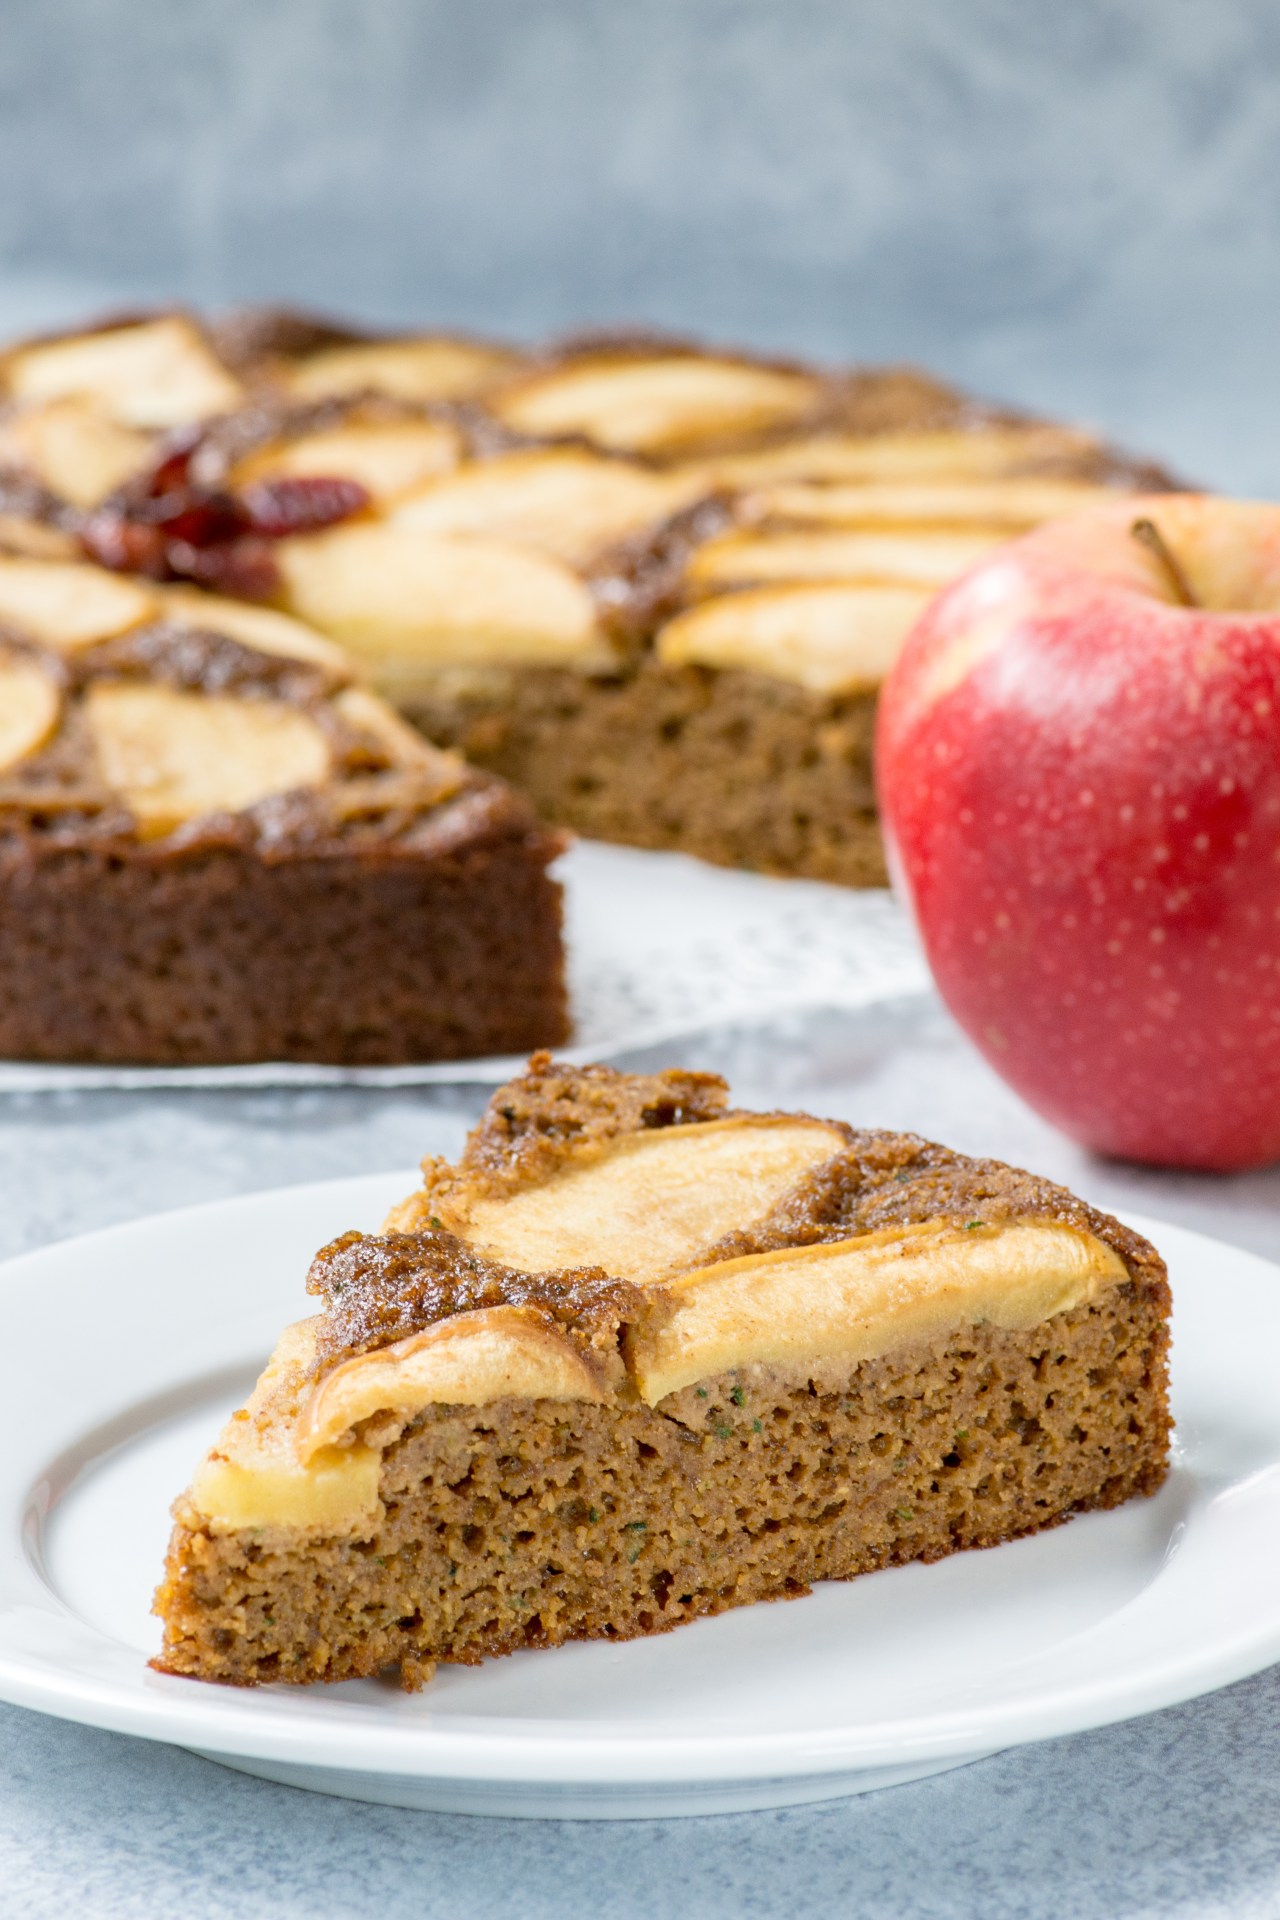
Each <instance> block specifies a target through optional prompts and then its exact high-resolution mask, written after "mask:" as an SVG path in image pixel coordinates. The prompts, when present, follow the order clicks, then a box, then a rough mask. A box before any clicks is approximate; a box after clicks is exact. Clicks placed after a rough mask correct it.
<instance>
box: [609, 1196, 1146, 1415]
mask: <svg viewBox="0 0 1280 1920" xmlns="http://www.w3.org/2000/svg"><path fill="white" fill-rule="evenodd" d="M1128 1277H1129V1275H1128V1270H1127V1268H1126V1267H1125V1265H1124V1262H1123V1261H1122V1260H1121V1258H1120V1256H1119V1254H1117V1253H1116V1252H1115V1251H1114V1250H1113V1249H1112V1248H1111V1247H1109V1246H1106V1245H1105V1244H1104V1242H1102V1241H1101V1240H1098V1239H1096V1238H1095V1237H1094V1235H1092V1234H1089V1233H1082V1232H1080V1231H1079V1230H1078V1229H1076V1228H1074V1227H1067V1226H1061V1225H1059V1224H1058V1223H1056V1222H1053V1221H1041V1220H1015V1221H1011V1222H1009V1223H1008V1224H1007V1225H1001V1226H992V1227H987V1228H982V1229H980V1230H973V1229H972V1228H967V1227H964V1226H952V1225H946V1224H943V1223H942V1222H930V1223H927V1224H925V1225H923V1226H916V1227H899V1228H891V1229H889V1230H887V1231H882V1232H878V1233H868V1234H861V1235H859V1236H858V1237H857V1238H855V1239H851V1240H842V1241H836V1242H834V1243H828V1244H826V1245H819V1246H807V1247H784V1248H781V1249H779V1250H778V1251H777V1252H775V1253H761V1254H753V1255H749V1256H748V1257H747V1258H746V1259H742V1260H727V1261H724V1262H722V1263H721V1264H719V1265H717V1266H709V1267H703V1268H702V1269H701V1270H700V1271H698V1272H694V1273H686V1274H683V1275H682V1276H680V1277H679V1278H677V1279H675V1280H673V1281H671V1282H669V1283H668V1284H667V1285H666V1286H665V1287H664V1288H663V1294H664V1297H665V1299H666V1300H667V1301H668V1302H671V1303H674V1305H675V1313H674V1314H673V1315H671V1316H670V1317H668V1318H665V1319H663V1318H661V1317H659V1316H656V1315H655V1317H654V1321H653V1322H652V1323H651V1324H650V1326H648V1327H645V1328H641V1329H640V1330H639V1331H638V1332H637V1333H636V1334H635V1335H633V1338H632V1347H631V1361H632V1365H633V1366H634V1368H635V1372H636V1376H637V1380H638V1384H639V1387H640V1392H641V1395H642V1396H643V1398H644V1399H645V1400H646V1401H647V1402H648V1404H649V1405H650V1406H656V1405H657V1403H658V1402H659V1401H660V1400H663V1399H665V1398H666V1396H667V1395H668V1394H670V1393H675V1392H678V1391H679V1389H680V1388H681V1387H687V1386H691V1385H692V1384H693V1382H694V1381H696V1380H705V1379H708V1378H711V1377H714V1376H715V1375H716V1374H721V1373H725V1372H727V1371H728V1370H729V1369H730V1368H733V1367H744V1366H760V1365H764V1366H778V1367H783V1368H788V1367H793V1368H799V1369H801V1370H802V1371H803V1372H804V1373H805V1374H806V1376H808V1375H809V1374H811V1373H813V1372H814V1371H817V1372H818V1373H819V1375H820V1374H821V1372H822V1371H823V1367H822V1363H823V1362H824V1361H825V1362H828V1363H837V1364H838V1365H839V1366H840V1368H841V1369H847V1368H848V1367H850V1366H852V1365H858V1364H859V1363H860V1362H862V1361H866V1360H874V1359H878V1358H879V1357H880V1356H881V1355H882V1354H886V1353H892V1352H895V1351H897V1350H900V1349H902V1348H904V1347H908V1346H911V1345H914V1344H915V1343H917V1342H920V1341H927V1340H936V1339H937V1338H939V1336H945V1335H946V1334H947V1333H949V1332H953V1331H959V1330H960V1329H962V1328H965V1327H971V1326H974V1325H977V1324H978V1323H979V1322H982V1321H986V1322H988V1323H989V1324H990V1325H992V1326H995V1327H1002V1328H1007V1329H1010V1330H1017V1329H1022V1328H1027V1327H1037V1326H1039V1325H1041V1323H1042V1322H1043V1321H1045V1320H1049V1319H1052V1318H1053V1316H1054V1315H1055V1314H1059V1313H1067V1312H1070V1311H1071V1310H1072V1309H1073V1308H1075V1307H1080V1306H1084V1305H1086V1304H1087V1303H1089V1302H1091V1301H1092V1300H1094V1299H1096V1298H1097V1297H1098V1296H1099V1295H1100V1294H1102V1293H1104V1292H1106V1291H1108V1290H1109V1289H1110V1288H1112V1287H1114V1286H1117V1285H1120V1284H1122V1283H1123V1282H1124V1281H1126V1280H1127V1279H1128Z"/></svg>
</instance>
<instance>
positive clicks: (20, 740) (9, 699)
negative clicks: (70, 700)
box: [0, 653, 62, 773]
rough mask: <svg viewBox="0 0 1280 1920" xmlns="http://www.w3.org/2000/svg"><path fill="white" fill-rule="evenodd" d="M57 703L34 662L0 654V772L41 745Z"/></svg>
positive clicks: (53, 689) (53, 724)
mask: <svg viewBox="0 0 1280 1920" xmlns="http://www.w3.org/2000/svg"><path fill="white" fill-rule="evenodd" d="M61 704H62V703H61V701H60V699H59V697H58V689H57V688H56V687H55V686H54V684H53V681H52V680H51V679H50V678H49V675H48V674H47V673H45V672H44V671H43V670H42V669H41V668H40V667H38V666H37V665H36V664H35V662H34V661H32V660H23V659H22V658H21V657H20V656H19V655H17V654H13V653H0V773H7V772H8V770H9V768H10V767H15V766H17V764H18V762H19V761H20V760H25V759H26V758H27V757H28V755H29V754H33V753H35V752H36V750H37V749H38V748H40V747H42V746H43V745H44V744H45V741H46V740H48V739H49V737H50V735H51V734H52V733H53V730H54V728H55V727H56V726H57V724H58V714H59V712H60V710H61Z"/></svg>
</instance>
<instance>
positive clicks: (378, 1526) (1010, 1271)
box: [155, 1055, 1169, 1687]
mask: <svg viewBox="0 0 1280 1920" xmlns="http://www.w3.org/2000/svg"><path fill="white" fill-rule="evenodd" d="M726 1096H727V1089H726V1087H725V1085H724V1083H723V1081H721V1080H719V1079H717V1078H715V1077H713V1076H710V1075H704V1074H693V1073H683V1072H676V1071H672V1072H666V1073H660V1074H655V1075H652V1076H630V1075H624V1074H620V1073H616V1072H614V1071H612V1070H611V1069H609V1068H607V1067H587V1068H584V1069H581V1070H575V1069H569V1068H560V1067H557V1066H556V1065H555V1064H554V1063H553V1062H552V1061H551V1060H550V1058H549V1057H548V1056H546V1055H538V1056H536V1057H535V1058H534V1059H533V1060H532V1061H531V1063H530V1067H529V1071H528V1074H527V1075H526V1076H525V1077H524V1078H522V1079H519V1080H516V1081H514V1082H513V1083H512V1084H511V1085H510V1086H507V1087H504V1088H502V1089H501V1090H500V1091H499V1092H498V1093H497V1094H495V1096H494V1098H493V1101H492V1103H491V1105H490V1107H489V1109H488V1111H487V1113H486V1114H485V1116H484V1118H483V1119H482V1121H481V1122H480V1125H479V1126H478V1127H477V1128H476V1130H475V1131H474V1132H473V1133H472V1135H471V1136H470V1138H469V1140H468V1141H467V1145H466V1148H465V1151H464V1153H463V1155H462V1157H461V1159H460V1160H459V1162H458V1163H457V1165H456V1166H455V1165H448V1164H446V1163H445V1162H443V1161H428V1162H427V1163H426V1164H425V1169H424V1171H425V1180H424V1183H423V1186H422V1188H421V1190H420V1191H419V1192H417V1193H415V1194H414V1195H413V1196H412V1197H411V1198H410V1199H408V1200H407V1201H405V1202H404V1204H403V1205H401V1206H399V1207H397V1208H396V1209H395V1210H394V1211H393V1213H392V1215H391V1217H390V1218H389V1220H388V1221H387V1223H386V1226H385V1228H384V1230H383V1232H382V1233H380V1234H361V1233H348V1234H345V1235H343V1236H342V1238H340V1239H339V1240H336V1241H335V1242H333V1244H332V1245H330V1246H328V1247H326V1248H324V1249H323V1251H322V1252H321V1253H320V1254H319V1255H318V1256H317V1257H316V1260H315V1262H314V1264H313V1265H312V1268H311V1272H310V1275H309V1278H308V1282H307V1284H308V1288H309V1290H310V1291H311V1292H312V1293H314V1294H316V1295H317V1296H318V1297H319V1299H320V1301H321V1303H322V1305H321V1310H320V1311H319V1313H318V1314H317V1315H316V1316H315V1318H313V1319H310V1320H304V1321H302V1322H300V1323H299V1324H298V1325H296V1326H293V1327H291V1328H289V1329H288V1331H287V1332H286V1333H285V1334H284V1336H283V1338H282V1340H281V1342H280V1344H279V1346H278V1347H277V1349H276V1351H275V1353H274V1355H273V1356H272V1358H271V1360H270V1362H269V1364H268V1366H267V1368H266V1370H265V1372H264V1373H263V1375H262V1378H261V1379H260V1381H259V1382H258V1385H257V1387H256V1389H255V1390H254V1393H253V1395H252V1397H251V1399H250V1400H249V1402H248V1404H247V1406H245V1407H244V1408H243V1409H241V1410H240V1411H239V1412H238V1413H236V1414H234V1415H233V1416H232V1418H231V1420H230V1422H229V1423H228V1425H227V1427H226V1429H225V1430H224V1432H223V1434H222V1436H221V1438H220V1439H219V1440H218V1442H217V1444H216V1445H215V1446H214V1448H213V1450H212V1451H211V1452H210V1453H209V1455H208V1456H207V1457H206V1459H205V1460H204V1462H203V1464H202V1465H201V1466H200V1468H199V1470H198V1471H197V1473H196V1477H195V1480H194V1481H193V1483H192V1485H191V1487H190V1489H189V1491H188V1492H187V1493H185V1494H184V1495H183V1496H182V1498H181V1499H180V1500H179V1501H178V1502H177V1504H176V1506H175V1508H174V1514H175V1520H176V1525H175V1527H174V1532H173V1537H172V1542H171V1545H170V1550H169V1558H168V1564H167V1568H166V1573H165V1578H164V1581H163V1584H162V1585H161V1587H160V1589H159V1592H158V1594H157V1597H156V1611H157V1612H158V1613H159V1614H160V1616H161V1618H162V1619H163V1621H164V1646H163V1651H162V1653H161V1655H160V1657H159V1659H158V1660H157V1661H156V1663H155V1664H156V1665H158V1666H159V1667H161V1668H162V1669H163V1670H164V1671H167V1672H170V1673H178V1674H191V1675H195V1676H198V1677H199V1678H202V1679H206V1680H222V1681H229V1682H232V1683H235V1684H239V1685H252V1684H257V1683H261V1682H267V1681H290V1682H301V1681H310V1680H320V1679H324V1680H342V1679H346V1678H349V1677H351V1676H354V1675H361V1674H372V1673H375V1672H377V1671H379V1670H380V1669H382V1668H386V1667H391V1666H395V1665H397V1664H398V1666H399V1669H400V1675H401V1680H402V1683H403V1684H404V1685H405V1686H407V1687H415V1686H417V1685H419V1684H420V1683H421V1682H422V1680H424V1679H425V1678H427V1677H428V1676H429V1674H430V1672H431V1669H432V1666H433V1663H435V1662H436V1661H439V1660H448V1661H461V1662H468V1663H469V1662H475V1661H478V1660H480V1659H482V1658H483V1657H485V1656H486V1655H489V1654H498V1653H509V1652H511V1651H513V1650H515V1649H517V1648H521V1647H542V1646H551V1645H555V1644H558V1643H559V1642H562V1641H565V1640H570V1639H579V1638H595V1637H603V1638H616V1639H625V1638H628V1637H630V1636H633V1635H636V1634H645V1633H657V1632H661V1631H664V1630H665V1629H667V1628H669V1627H674V1626H678V1625H679V1624H680V1623H681V1622H682V1621H686V1620H692V1619H695V1618H697V1617H698V1616H699V1615H703V1614H713V1613H719V1612H722V1611H723V1610H724V1609H725V1608H728V1607H732V1606H739V1605H743V1604H745V1603H746V1602H749V1601H753V1600H770V1599H779V1598H784V1597H787V1596H790V1595H795V1594H802V1593H804V1592H806V1591H807V1589H808V1588H809V1586H810V1585H811V1583H812V1582H814V1581H817V1580H827V1579H847V1578H849V1577H851V1576H852V1575H854V1574H859V1573H865V1572H869V1571H871V1570H872V1569H874V1568H878V1567H888V1566H894V1565H898V1564H901V1563H902V1562H904V1561H909V1560H936V1559H938V1558H940V1557H941V1556H942V1555H944V1554H948V1553H952V1552H955V1551H957V1550H958V1549H961V1548H966V1547H986V1546H994V1545H996V1544H997V1543H999V1542H1001V1541H1006V1540H1012V1539H1016V1538H1017V1537H1019V1536H1020V1535H1023V1534H1028V1533H1034V1532H1037V1531H1038V1530H1040V1529H1042V1528H1045V1527H1050V1526H1055V1525H1057V1524H1058V1523H1059V1522H1060V1521H1063V1520H1066V1519H1068V1518H1069V1517H1070V1516H1071V1515H1072V1514H1075V1513H1079V1512H1081V1511H1084V1510H1085V1509H1088V1508H1100V1507H1114V1506H1117V1505H1119V1504H1120V1503H1121V1502H1122V1501H1124V1500H1128V1499H1130V1498H1131V1497H1133V1496H1135V1495H1138V1494H1149V1493H1153V1492H1154V1491H1155V1490H1156V1488H1157V1487H1159V1485H1160V1484H1161V1482H1162V1480H1163V1479H1164V1476H1165V1472H1166V1466H1167V1453H1168V1441H1169V1411H1168V1402H1167V1381H1166V1352H1167V1346H1168V1314H1169V1289H1168V1285H1167V1281H1166V1277H1165V1270H1164V1266H1163V1263H1162V1262H1161V1260H1160V1257H1159V1255H1158V1254H1157V1253H1156V1252H1155V1250H1154V1249H1153V1248H1152V1247H1150V1246H1149V1245H1148V1244H1147V1243H1146V1242H1145V1241H1144V1240H1141V1239H1140V1238H1138V1236H1137V1235H1136V1234H1133V1233H1131V1232H1130V1231H1129V1230H1128V1229H1127V1228H1125V1227H1123V1226H1121V1225H1120V1223H1119V1222H1118V1221H1116V1220H1113V1219H1111V1218H1109V1217H1108V1216H1106V1215H1104V1214H1100V1213H1097V1212H1095V1211H1094V1210H1093V1209H1092V1208H1090V1207H1088V1206H1086V1205H1085V1204H1084V1203H1083V1202H1082V1201H1079V1200H1077V1199H1075V1198H1073V1196H1072V1195H1071V1194H1069V1193H1066V1192H1064V1191H1063V1190H1062V1189H1061V1188H1059V1187H1054V1186H1051V1185H1049V1184H1048V1183H1047V1182H1045V1181H1043V1180H1039V1179H1036V1178H1035V1177H1033V1176H1032V1175H1030V1174H1026V1173H1020V1172H1018V1171H1016V1170H1014V1169H1012V1168H1009V1167H1004V1166H1000V1165H998V1164H997V1163H995V1162H993V1161H976V1160H968V1159H964V1158H962V1157H961V1156H960V1155H958V1154H955V1153H951V1152H949V1151H948V1150H947V1149H946V1148H944V1147H939V1146H933V1145H931V1144H930V1143H928V1142H927V1141H924V1140H921V1139H918V1138H916V1137H915V1136H914V1135H904V1134H890V1133H876V1132H866V1131H859V1130H855V1129H854V1128H851V1127H848V1126H845V1125H842V1124H840V1123H838V1122H834V1121H824V1120H815V1119H811V1118H809V1117H808V1116H806V1115H803V1114H785V1113H748V1112H741V1111H735V1110H732V1109H730V1108H729V1107H728V1105H727V1100H726Z"/></svg>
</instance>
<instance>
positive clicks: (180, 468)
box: [145, 429, 201, 500]
mask: <svg viewBox="0 0 1280 1920" xmlns="http://www.w3.org/2000/svg"><path fill="white" fill-rule="evenodd" d="M200 440H201V433H200V430H199V429H195V430H193V431H191V432H189V433H187V434H185V435H184V436H183V438H182V439H180V440H176V441H173V440H171V441H170V443H169V450H168V452H167V453H166V454H165V455H164V457H163V458H162V459H160V460H158V461H157V462H156V464H155V466H154V467H153V468H152V469H151V472H150V473H149V474H148V475H147V477H146V482H145V490H146V493H147V494H148V496H149V497H150V498H151V499H153V500H155V499H158V498H159V497H160V496H161V495H162V494H166V493H173V492H174V491H175V490H176V489H177V488H179V487H185V486H186V484H187V478H188V474H189V471H190V467H191V458H192V455H193V454H194V453H195V450H196V448H197V447H198V446H199V445H200Z"/></svg>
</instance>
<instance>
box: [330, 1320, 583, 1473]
mask: <svg viewBox="0 0 1280 1920" xmlns="http://www.w3.org/2000/svg"><path fill="white" fill-rule="evenodd" d="M618 1371H619V1373H620V1372H621V1369H620V1368H619V1369H618ZM603 1376H604V1369H603V1367H602V1366H601V1365H600V1364H599V1362H598V1361H596V1360H595V1356H593V1355H590V1354H587V1353H584V1352H582V1350H581V1349H580V1348H578V1347H575V1346H574V1345H573V1343H572V1341H570V1340H568V1339H566V1338H565V1336H564V1334H562V1333H560V1332H558V1331H557V1330H556V1329H555V1328H553V1327H549V1326H548V1325H547V1320H546V1316H545V1314H542V1313H539V1312H538V1311H537V1310H536V1309H530V1308H528V1307H481V1308H478V1309H476V1310H475V1311H473V1312H471V1313H460V1314H456V1315H454V1316H453V1317H452V1318H451V1319H448V1320H442V1321H438V1322H437V1323H436V1325H435V1326H432V1327H428V1328H427V1329H426V1330H425V1332H422V1333H415V1334H411V1335H410V1336H409V1337H408V1338H407V1339H405V1340H398V1341H396V1342H395V1344H394V1345H392V1346H389V1347H379V1348H377V1349H376V1350H375V1351H373V1352H371V1353H362V1354H358V1355H357V1356H356V1357H355V1359H353V1360H346V1361H344V1362H343V1363H342V1364H341V1365H340V1366H338V1367H335V1368H334V1369H333V1371H332V1372H331V1373H328V1374H326V1375H325V1376H324V1378H323V1379H322V1380H321V1381H320V1382H319V1384H318V1385H317V1386H316V1387H315V1388H314V1390H313V1392H312V1393H311V1395H310V1397H309V1399H308V1400H307V1401H306V1403H305V1405H304V1407H303V1409H302V1413H301V1417H300V1418H299V1421H298V1439H297V1447H298V1457H299V1459H300V1460H303V1461H306V1460H309V1459H311V1458H312V1456H313V1455H314V1453H315V1452H316V1450H317V1448H319V1447H324V1446H331V1445H332V1444H333V1443H334V1442H335V1441H338V1440H340V1439H341V1438H342V1437H343V1435H344V1434H349V1433H350V1432H351V1430H352V1428H353V1427H355V1426H357V1425H358V1424H359V1422H360V1421H362V1420H368V1419H369V1418H370V1417H371V1416H372V1415H373V1414H375V1413H392V1414H398V1415H400V1417H401V1418H402V1419H405V1420H411V1419H413V1417H414V1416H415V1415H416V1414H419V1413H421V1412H422V1409H423V1408H424V1407H427V1406H433V1405H435V1406H468V1407H484V1406H488V1405H490V1404H491V1403H492V1402H493V1401H495V1400H509V1399H517V1400H588V1401H601V1400H604V1399H606V1398H607V1397H608V1394H607V1390H606V1387H605V1382H604V1377H603Z"/></svg>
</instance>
